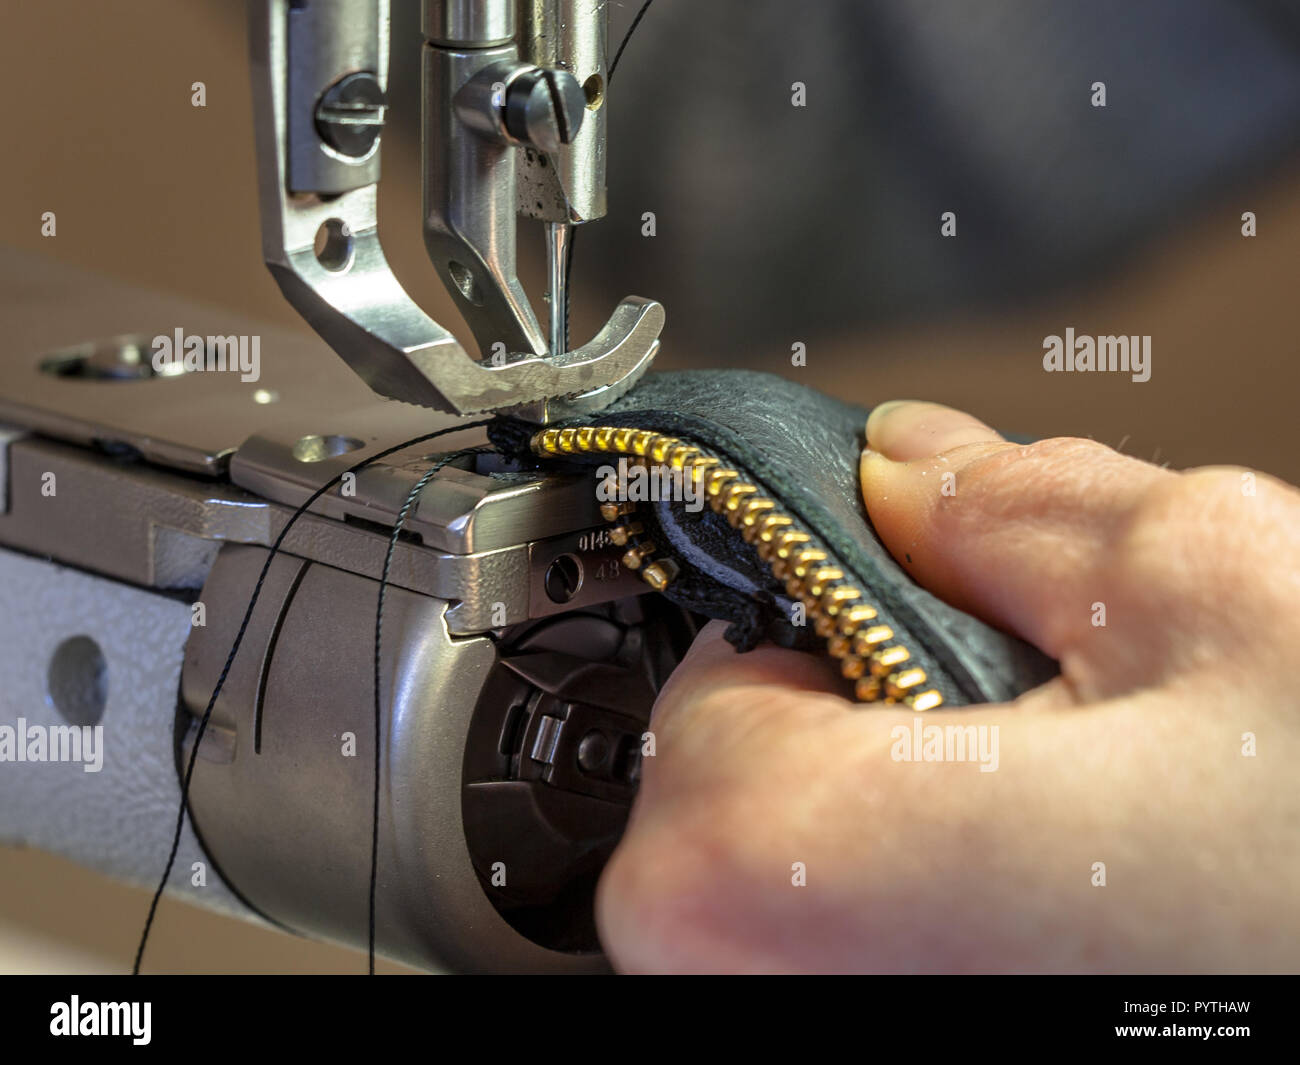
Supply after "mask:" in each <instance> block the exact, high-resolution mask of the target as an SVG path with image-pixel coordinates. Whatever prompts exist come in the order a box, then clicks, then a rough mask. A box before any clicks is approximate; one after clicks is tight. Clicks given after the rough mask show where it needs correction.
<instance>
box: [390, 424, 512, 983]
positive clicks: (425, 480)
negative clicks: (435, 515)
mask: <svg viewBox="0 0 1300 1065" xmlns="http://www.w3.org/2000/svg"><path fill="white" fill-rule="evenodd" d="M487 450H488V448H483V447H468V448H464V449H462V450H460V451H453V452H452V453H451V454H449V455H444V456H443V457H442V458H440V459H439V460H438V461H437V462H435V463H434V464H433V465H432V466H430V467H429V469H428V470H426V471H425V473H424V476H423V477H421V478H420V479H419V480H418V481H416V482H415V487H414V488H412V489H411V491H410V494H409V495H408V496H407V497H406V502H405V503H403V504H402V509H401V510H399V511H398V512H397V522H396V523H395V524H394V525H393V535H392V536H390V537H389V538H388V550H387V551H386V552H385V553H384V568H383V571H382V572H381V573H380V575H379V601H378V605H377V606H376V607H375V777H374V796H373V797H374V803H373V805H372V808H371V820H370V940H369V950H368V960H369V963H370V969H369V972H370V975H371V976H374V975H375V886H376V884H377V882H378V878H379V768H380V757H379V745H380V737H381V735H382V732H383V729H382V726H381V719H382V717H383V713H382V710H381V705H382V704H381V700H380V697H379V661H380V643H381V641H382V639H383V632H384V595H385V593H386V592H387V591H388V571H389V568H390V567H391V566H392V564H393V554H394V553H395V552H396V550H397V541H398V538H399V537H400V536H401V533H402V527H403V526H404V525H405V524H406V516H407V515H408V514H409V513H410V512H411V507H413V506H414V505H415V501H416V500H417V499H418V498H419V497H420V493H421V492H423V491H424V489H425V488H426V487H427V486H428V484H429V482H430V481H431V480H433V478H434V475H435V474H436V473H437V472H438V471H439V470H441V469H442V468H443V467H444V466H446V465H448V464H449V463H452V462H455V461H456V460H457V459H459V458H464V457H465V456H466V455H477V454H481V453H482V452H484V451H487Z"/></svg>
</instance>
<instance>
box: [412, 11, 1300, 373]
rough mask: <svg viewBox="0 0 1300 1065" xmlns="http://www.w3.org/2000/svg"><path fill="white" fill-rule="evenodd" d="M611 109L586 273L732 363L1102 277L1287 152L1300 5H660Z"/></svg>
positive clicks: (581, 276)
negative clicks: (945, 233)
mask: <svg viewBox="0 0 1300 1065" xmlns="http://www.w3.org/2000/svg"><path fill="white" fill-rule="evenodd" d="M401 6H402V5H400V4H399V8H400V7H401ZM637 6H639V5H636V4H630V5H624V6H622V7H621V8H619V9H615V11H614V13H613V15H612V18H611V37H612V38H614V39H617V38H618V37H619V36H621V33H622V30H623V28H624V27H625V25H626V23H627V22H628V21H629V20H630V18H631V16H632V14H633V13H634V9H635V8H636V7H637ZM410 7H411V8H415V7H418V5H417V4H414V3H413V2H412V3H410ZM396 17H397V18H399V19H400V18H406V17H407V14H406V12H404V11H398V12H397V15H396ZM399 54H400V51H399V50H397V49H395V50H394V58H395V59H396V57H397V56H398V55H399ZM796 81H797V82H803V83H804V84H805V85H806V87H807V106H806V107H794V106H792V104H791V92H792V90H791V86H792V84H793V83H794V82H796ZM1098 81H1100V82H1104V83H1105V86H1106V106H1105V107H1104V108H1101V107H1094V106H1093V105H1092V102H1091V97H1092V85H1093V83H1094V82H1098ZM609 104H610V108H611V110H610V172H609V187H610V201H609V202H610V214H609V217H608V218H607V219H606V220H605V221H603V222H602V223H600V224H599V225H596V226H589V227H586V232H584V233H583V234H582V239H581V241H580V242H579V245H578V248H577V255H576V259H575V264H574V284H575V285H576V286H578V287H579V288H580V289H586V290H587V292H592V290H593V289H595V290H596V292H597V293H598V295H594V296H593V298H595V299H597V301H598V302H600V301H604V302H608V300H610V299H612V298H616V297H617V295H618V294H621V293H623V292H639V293H645V294H649V295H653V296H654V297H655V298H656V299H660V300H662V301H663V302H664V304H665V305H666V306H667V307H668V308H670V314H669V319H670V321H669V328H670V329H671V330H672V334H673V336H674V337H675V338H680V339H682V340H685V341H686V342H687V343H688V344H689V346H690V347H691V348H692V349H694V350H707V351H709V352H710V353H712V355H713V357H715V358H716V360H717V361H719V362H735V361H741V359H740V357H741V356H742V355H743V354H744V353H746V352H750V351H753V350H754V349H755V347H756V346H757V347H770V346H771V345H772V344H773V342H774V338H786V337H792V338H802V339H808V338H810V337H812V336H816V335H818V334H837V333H845V332H847V331H849V330H852V329H855V328H860V327H862V326H864V325H870V324H878V323H880V322H883V321H888V320H895V319H899V318H913V317H916V316H919V315H921V314H922V313H925V314H932V313H933V312H935V311H937V310H942V309H947V308H950V307H954V306H969V305H972V304H987V303H994V304H997V303H1001V302H1004V301H1008V300H1016V299H1019V298H1023V297H1025V296H1028V295H1031V294H1033V293H1035V292H1038V291H1041V290H1043V289H1044V288H1045V287H1047V286H1051V285H1055V284H1058V283H1060V282H1062V281H1064V280H1067V279H1071V278H1074V277H1079V276H1086V275H1088V274H1091V273H1094V272H1096V271H1097V270H1099V269H1101V268H1103V267H1106V266H1109V265H1112V264H1113V262H1114V260H1115V259H1116V257H1117V256H1119V255H1121V254H1122V253H1123V252H1125V251H1126V250H1128V249H1130V248H1133V247H1135V246H1136V245H1138V244H1140V243H1141V242H1142V241H1143V240H1144V239H1146V238H1148V237H1150V236H1152V235H1153V234H1155V233H1157V232H1159V231H1161V230H1162V229H1165V228H1167V227H1169V226H1171V225H1174V224H1176V223H1177V222H1178V221H1179V220H1180V219H1181V217H1182V216H1183V213H1184V212H1186V211H1187V210H1188V209H1189V208H1193V207H1195V206H1196V205H1198V204H1199V203H1202V202H1205V201H1206V200H1207V199H1209V198H1211V197H1212V196H1213V194H1214V193H1215V192H1216V191H1220V190H1222V189H1223V188H1225V187H1226V186H1228V185H1229V184H1230V183H1232V182H1235V181H1239V180H1241V179H1242V178H1243V177H1247V176H1250V175H1253V174H1256V173H1258V172H1260V171H1262V170H1264V169H1266V168H1267V167H1268V166H1269V165H1270V164H1273V163H1276V162H1278V161H1280V160H1281V159H1283V158H1284V157H1286V156H1287V155H1289V154H1290V153H1291V152H1292V151H1294V150H1295V149H1296V147H1297V145H1298V144H1300V3H1296V2H1293V0H1287V2H1284V0H1255V2H1249V0H1247V2H1242V0H1234V2H1230V0H1162V2H1147V3H1132V2H1131V0H1053V2H1052V3H1043V2H1042V0H981V2H980V3H970V2H969V0H925V2H923V0H868V2H862V0H821V2H818V3H805V4H792V3H790V2H789V0H709V2H708V3H700V2H698V0H658V2H657V3H656V4H655V5H654V7H653V8H652V9H651V11H650V13H649V15H648V16H647V17H646V19H645V20H644V22H643V23H642V24H641V26H640V27H639V28H638V30H637V35H636V38H635V40H634V42H633V44H632V46H631V47H630V48H629V49H628V53H627V55H626V57H625V59H624V63H623V65H622V69H621V70H620V72H619V83H618V85H617V87H616V88H615V89H614V90H613V92H612V93H611V94H610V100H609ZM644 211H653V212H655V215H656V227H657V236H655V237H654V238H652V239H651V238H644V237H642V236H641V224H642V212H644ZM945 211H954V212H956V215H957V228H958V236H957V239H955V240H953V239H945V238H943V237H942V236H941V235H940V232H939V227H940V215H941V214H942V213H943V212H945Z"/></svg>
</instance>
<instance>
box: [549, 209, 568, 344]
mask: <svg viewBox="0 0 1300 1065" xmlns="http://www.w3.org/2000/svg"><path fill="white" fill-rule="evenodd" d="M568 251H569V223H568V222H548V223H547V224H546V258H547V262H548V263H549V265H550V287H549V289H548V294H549V295H548V298H549V300H550V304H551V354H552V355H553V356H554V355H562V354H564V353H565V352H566V351H568V348H569V336H568V329H567V326H568V323H567V322H566V321H565V317H566V316H565V309H566V305H567V302H568V300H567V293H566V290H565V282H566V280H567V279H566V278H565V266H566V265H567V260H568Z"/></svg>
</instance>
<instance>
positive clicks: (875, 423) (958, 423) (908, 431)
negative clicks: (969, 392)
mask: <svg viewBox="0 0 1300 1065" xmlns="http://www.w3.org/2000/svg"><path fill="white" fill-rule="evenodd" d="M1001 439H1002V437H1001V436H999V435H998V434H997V433H996V432H994V431H993V430H992V429H990V428H989V427H988V426H987V425H985V424H984V423H983V422H982V421H980V420H979V419H978V418H976V417H974V416H973V415H970V414H967V413H966V412H965V411H960V410H954V409H953V408H952V407H945V406H943V405H942V404H940V403H925V402H921V401H919V400H907V399H896V400H890V401H889V402H888V403H881V404H880V405H879V406H877V407H876V408H875V409H874V410H872V412H871V415H870V417H868V418H867V447H868V448H869V449H870V450H872V451H878V452H879V453H880V454H882V455H884V456H885V457H886V458H888V459H892V460H893V461H894V462H911V461H912V460H913V459H924V458H931V457H933V456H934V455H937V454H939V453H940V452H942V451H947V450H949V449H950V448H954V447H960V446H961V445H963V444H979V443H989V442H992V441H996V440H1001Z"/></svg>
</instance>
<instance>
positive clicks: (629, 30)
mask: <svg viewBox="0 0 1300 1065" xmlns="http://www.w3.org/2000/svg"><path fill="white" fill-rule="evenodd" d="M653 3H654V0H645V3H644V4H642V5H641V10H640V11H638V12H637V13H636V18H634V19H633V20H632V25H630V26H629V27H628V28H627V33H625V34H623V42H622V43H621V44H620V45H619V46H618V51H617V52H615V53H614V62H612V63H610V65H609V74H608V75H607V76H606V78H605V83H606V85H607V86H608V85H612V84H613V83H614V71H615V70H617V69H618V61H619V60H620V59H622V58H623V50H624V49H625V48H626V47H627V44H628V41H630V40H631V39H632V34H634V33H636V28H637V27H638V26H639V25H641V20H642V19H643V18H645V13H646V12H647V11H649V10H650V5H651V4H653Z"/></svg>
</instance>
